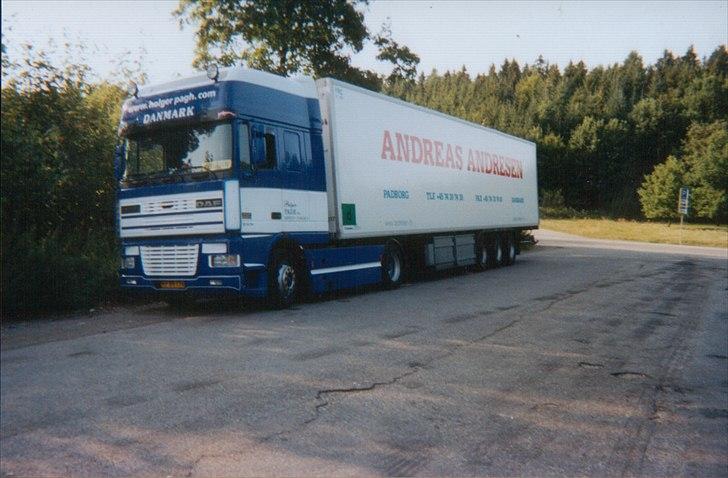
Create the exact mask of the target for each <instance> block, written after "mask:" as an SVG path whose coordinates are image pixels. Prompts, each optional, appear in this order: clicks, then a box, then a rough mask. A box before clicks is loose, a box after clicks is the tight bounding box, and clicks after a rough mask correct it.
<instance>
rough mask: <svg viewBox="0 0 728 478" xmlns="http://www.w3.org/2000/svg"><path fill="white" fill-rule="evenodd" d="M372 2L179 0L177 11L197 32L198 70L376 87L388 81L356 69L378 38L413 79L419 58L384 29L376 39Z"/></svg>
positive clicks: (384, 52)
mask: <svg viewBox="0 0 728 478" xmlns="http://www.w3.org/2000/svg"><path fill="white" fill-rule="evenodd" d="M367 2H368V0H353V1H347V0H319V1H314V2H310V1H306V0H256V1H252V0H180V2H179V6H178V8H177V9H176V10H175V12H174V14H175V15H176V16H177V17H178V18H179V19H180V22H181V24H192V25H195V27H196V37H197V46H196V55H195V58H194V60H193V66H195V67H197V68H201V67H204V66H205V65H206V64H208V63H210V62H213V61H215V62H218V63H221V64H222V65H234V64H238V63H240V62H242V63H244V64H246V65H248V66H249V67H251V68H257V69H260V70H265V71H270V72H272V73H277V74H279V75H284V76H288V75H291V74H293V73H305V74H308V75H312V76H314V77H323V76H333V77H335V78H339V79H342V80H346V81H350V82H353V83H356V84H359V85H361V86H365V87H367V88H371V89H377V90H378V89H380V88H381V86H382V85H381V81H382V80H381V78H380V77H379V76H378V75H376V74H375V73H373V72H371V71H368V70H361V69H358V68H356V67H354V66H352V64H351V53H357V52H359V51H361V50H362V48H363V47H364V44H365V42H367V41H369V40H373V41H374V43H375V45H376V46H378V47H379V48H380V52H379V56H378V58H379V59H380V60H384V61H389V62H391V63H393V64H394V69H393V71H392V74H391V75H390V79H393V77H397V76H402V77H405V78H409V79H412V78H413V77H414V74H415V70H416V66H417V64H418V63H419V58H418V57H417V55H415V54H414V53H412V52H411V51H410V50H409V49H408V48H407V47H404V46H401V45H399V44H398V43H397V42H395V41H394V40H392V38H391V31H390V30H389V28H388V27H387V26H385V28H384V30H383V32H382V33H381V34H379V35H375V36H373V35H371V34H370V32H369V31H368V30H367V28H366V25H365V24H364V14H363V13H362V12H361V11H360V10H359V9H358V7H359V6H360V5H366V4H367Z"/></svg>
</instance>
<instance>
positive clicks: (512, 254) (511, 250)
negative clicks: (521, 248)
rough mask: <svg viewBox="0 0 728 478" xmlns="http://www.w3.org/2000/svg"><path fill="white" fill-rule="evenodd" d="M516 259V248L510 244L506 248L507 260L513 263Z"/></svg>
mask: <svg viewBox="0 0 728 478" xmlns="http://www.w3.org/2000/svg"><path fill="white" fill-rule="evenodd" d="M515 258H516V246H515V245H513V244H511V245H510V246H509V247H508V259H509V260H510V261H511V262H513V260H514V259H515Z"/></svg>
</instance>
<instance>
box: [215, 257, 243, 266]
mask: <svg viewBox="0 0 728 478" xmlns="http://www.w3.org/2000/svg"><path fill="white" fill-rule="evenodd" d="M239 266H240V256H239V255H237V254H216V255H214V256H210V267H239Z"/></svg>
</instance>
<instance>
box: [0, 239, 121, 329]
mask: <svg viewBox="0 0 728 478" xmlns="http://www.w3.org/2000/svg"><path fill="white" fill-rule="evenodd" d="M118 257H119V256H118V254H117V253H116V246H115V244H114V240H113V237H112V238H111V240H109V237H107V236H99V237H90V238H88V239H86V240H85V242H84V240H83V239H78V240H77V239H76V238H74V237H73V236H71V237H69V236H65V237H62V236H60V235H58V234H55V235H52V236H49V237H45V238H36V237H33V235H31V234H20V235H18V236H16V237H13V238H12V239H10V240H8V241H6V244H4V245H3V254H2V291H3V313H4V314H8V315H11V316H14V315H18V314H21V313H26V312H36V311H50V310H52V311H62V310H70V309H75V308H79V307H88V306H92V305H95V304H97V303H98V302H99V301H101V300H102V299H103V298H105V297H108V296H109V294H112V293H113V292H114V290H115V289H116V277H117V275H116V274H117V269H118Z"/></svg>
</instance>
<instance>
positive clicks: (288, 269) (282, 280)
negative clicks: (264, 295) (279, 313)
mask: <svg viewBox="0 0 728 478" xmlns="http://www.w3.org/2000/svg"><path fill="white" fill-rule="evenodd" d="M300 283H301V280H300V277H299V271H298V270H296V264H295V262H294V261H293V259H292V258H291V255H290V254H289V253H287V252H286V251H275V252H274V253H273V259H272V260H271V268H270V280H269V284H268V297H269V299H270V302H271V305H273V306H274V307H276V308H279V309H285V308H287V307H290V306H291V305H293V303H294V302H295V300H296V298H297V297H298V291H299V288H300Z"/></svg>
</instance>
